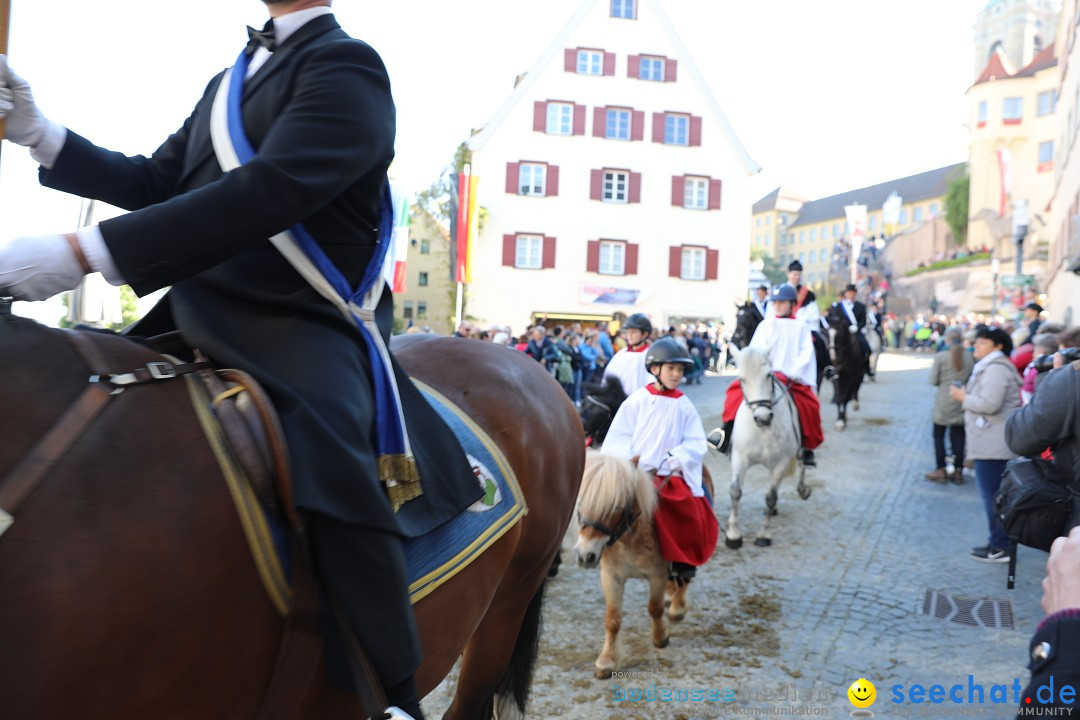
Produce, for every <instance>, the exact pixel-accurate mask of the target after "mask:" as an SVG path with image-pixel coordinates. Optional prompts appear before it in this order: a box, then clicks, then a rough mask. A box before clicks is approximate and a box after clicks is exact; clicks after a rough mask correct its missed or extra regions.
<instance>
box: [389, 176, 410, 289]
mask: <svg viewBox="0 0 1080 720" xmlns="http://www.w3.org/2000/svg"><path fill="white" fill-rule="evenodd" d="M390 196H391V197H392V198H393V201H394V229H393V233H392V234H391V245H390V248H389V249H388V250H387V253H386V255H387V261H386V268H385V270H386V273H385V278H386V283H387V284H388V285H389V286H390V288H391V292H394V293H403V292H405V291H406V290H407V289H408V288H407V285H406V283H405V277H406V276H405V261H406V260H407V259H408V256H409V210H410V209H411V204H410V203H409V199H408V195H407V194H406V193H404V192H402V191H401V189H400V188H398V187H397V186H395V185H394V184H393V183H391V184H390Z"/></svg>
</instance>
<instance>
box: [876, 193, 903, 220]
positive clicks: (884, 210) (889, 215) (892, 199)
mask: <svg viewBox="0 0 1080 720" xmlns="http://www.w3.org/2000/svg"><path fill="white" fill-rule="evenodd" d="M903 204H904V200H903V198H901V197H900V196H899V195H897V194H896V193H895V192H894V193H892V194H891V195H889V197H888V199H887V200H885V202H884V203H882V204H881V223H882V225H884V226H885V227H888V226H890V225H894V226H895V225H897V224H899V222H900V206H902V205H903Z"/></svg>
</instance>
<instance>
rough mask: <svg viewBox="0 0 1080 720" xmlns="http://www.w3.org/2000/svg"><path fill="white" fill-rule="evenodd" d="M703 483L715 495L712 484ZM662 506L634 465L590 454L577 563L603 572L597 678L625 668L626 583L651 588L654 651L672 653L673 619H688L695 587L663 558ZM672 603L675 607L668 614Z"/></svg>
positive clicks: (580, 506) (583, 482) (709, 481)
mask: <svg viewBox="0 0 1080 720" xmlns="http://www.w3.org/2000/svg"><path fill="white" fill-rule="evenodd" d="M702 482H703V483H704V484H705V486H706V487H707V488H708V490H709V493H710V496H711V494H712V479H711V478H709V477H708V475H705V476H703V477H702ZM658 500H659V497H658V493H657V491H656V486H655V485H654V484H653V478H652V476H650V475H649V474H648V473H646V472H645V471H643V470H640V469H638V467H637V466H636V465H634V464H633V463H631V462H630V461H629V460H624V459H622V458H618V457H614V456H612V455H604V454H603V453H600V452H596V451H594V450H590V451H589V452H588V453H587V455H586V457H585V474H584V477H583V478H582V480H581V489H580V490H579V492H578V524H579V525H580V530H579V531H578V539H577V542H576V543H575V544H574V557H575V558H576V559H577V563H578V565H580V566H581V567H584V568H594V567H596V566H597V565H599V566H600V584H601V586H602V587H603V589H604V600H605V601H606V605H607V610H606V612H605V613H604V631H605V632H604V649H603V650H602V651H601V653H600V656H599V657H598V658H597V659H596V671H595V674H596V677H597V678H600V679H604V678H609V677H611V674H612V673H613V672H615V671H616V670H618V669H619V667H620V665H622V642H621V638H622V635H621V634H620V630H621V629H622V602H623V590H624V587H625V585H626V581H627V580H628V579H630V578H640V579H643V580H647V581H648V583H649V615H650V617H651V618H652V642H653V645H654V646H656V647H658V648H662V647H667V644H668V639H669V631H668V619H669V618H670V619H671V621H672V622H678V621H680V620H682V619H683V618H684V617H685V616H686V610H687V607H688V604H687V598H686V592H687V589H688V588H689V587H690V585H689V583H685V584H682V585H676V583H675V582H674V581H671V580H669V579H668V563H667V561H666V560H665V559H664V557H663V555H661V554H660V542H659V540H658V539H657V537H656V528H655V527H654V526H653V512H654V511H655V510H656V504H657V502H658ZM665 597H666V600H667V601H668V602H669V603H670V604H669V606H668V608H667V613H666V615H665V612H664V604H665Z"/></svg>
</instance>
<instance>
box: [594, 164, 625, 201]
mask: <svg viewBox="0 0 1080 720" xmlns="http://www.w3.org/2000/svg"><path fill="white" fill-rule="evenodd" d="M603 180H604V182H603V185H602V186H601V188H600V199H601V200H603V201H604V202H611V203H628V202H630V173H629V172H627V171H626V170H605V171H604V173H603Z"/></svg>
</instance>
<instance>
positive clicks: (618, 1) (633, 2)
mask: <svg viewBox="0 0 1080 720" xmlns="http://www.w3.org/2000/svg"><path fill="white" fill-rule="evenodd" d="M611 17H613V18H624V19H626V20H636V19H637V0H611Z"/></svg>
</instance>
